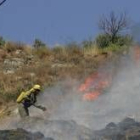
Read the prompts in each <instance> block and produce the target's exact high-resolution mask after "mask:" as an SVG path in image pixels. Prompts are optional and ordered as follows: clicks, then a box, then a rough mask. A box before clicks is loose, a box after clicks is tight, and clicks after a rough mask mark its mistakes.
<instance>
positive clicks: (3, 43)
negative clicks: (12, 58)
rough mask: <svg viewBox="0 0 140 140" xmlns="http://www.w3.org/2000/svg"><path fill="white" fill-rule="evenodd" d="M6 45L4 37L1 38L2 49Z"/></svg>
mask: <svg viewBox="0 0 140 140" xmlns="http://www.w3.org/2000/svg"><path fill="white" fill-rule="evenodd" d="M4 45H5V40H4V39H3V37H0V47H3V46H4Z"/></svg>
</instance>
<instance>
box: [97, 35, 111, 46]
mask: <svg viewBox="0 0 140 140" xmlns="http://www.w3.org/2000/svg"><path fill="white" fill-rule="evenodd" d="M95 42H96V45H97V46H98V47H99V48H105V47H107V46H109V44H110V43H111V38H110V36H109V35H106V34H100V35H98V36H97V37H96V39H95Z"/></svg>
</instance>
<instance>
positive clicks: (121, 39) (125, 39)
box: [115, 35, 133, 46]
mask: <svg viewBox="0 0 140 140" xmlns="http://www.w3.org/2000/svg"><path fill="white" fill-rule="evenodd" d="M115 42H116V44H117V45H119V46H124V45H131V44H132V42H133V39H132V37H131V36H130V35H125V36H117V37H116V40H115Z"/></svg>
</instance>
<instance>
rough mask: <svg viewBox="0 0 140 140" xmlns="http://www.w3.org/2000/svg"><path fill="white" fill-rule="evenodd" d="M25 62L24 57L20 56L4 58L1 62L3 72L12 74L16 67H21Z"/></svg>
mask: <svg viewBox="0 0 140 140" xmlns="http://www.w3.org/2000/svg"><path fill="white" fill-rule="evenodd" d="M24 64H25V61H24V59H22V58H10V59H5V60H4V62H3V69H4V70H3V72H4V73H5V74H9V73H10V74H12V73H14V72H15V71H16V70H17V69H19V68H20V67H22V66H23V65H24Z"/></svg>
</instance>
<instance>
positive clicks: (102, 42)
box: [96, 34, 133, 48]
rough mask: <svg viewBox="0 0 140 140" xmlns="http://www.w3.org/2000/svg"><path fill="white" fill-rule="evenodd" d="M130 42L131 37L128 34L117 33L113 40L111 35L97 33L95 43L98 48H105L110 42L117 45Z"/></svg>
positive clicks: (131, 40)
mask: <svg viewBox="0 0 140 140" xmlns="http://www.w3.org/2000/svg"><path fill="white" fill-rule="evenodd" d="M132 42H133V39H132V37H131V36H130V35H124V36H122V35H118V36H116V37H115V38H114V40H113V42H112V40H111V37H110V36H109V35H107V34H101V35H98V36H97V38H96V44H97V46H98V47H99V48H106V47H108V46H110V44H115V45H118V46H124V45H130V44H132Z"/></svg>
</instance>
